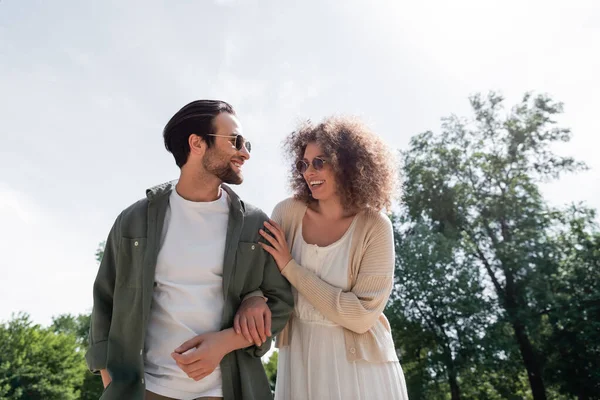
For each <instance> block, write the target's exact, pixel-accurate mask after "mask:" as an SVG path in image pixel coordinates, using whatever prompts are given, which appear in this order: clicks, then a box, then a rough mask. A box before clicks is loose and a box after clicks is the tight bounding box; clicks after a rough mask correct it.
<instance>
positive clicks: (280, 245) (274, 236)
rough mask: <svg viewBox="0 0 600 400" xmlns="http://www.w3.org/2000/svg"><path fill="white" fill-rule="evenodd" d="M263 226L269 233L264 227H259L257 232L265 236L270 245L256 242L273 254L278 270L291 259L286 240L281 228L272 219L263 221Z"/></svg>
mask: <svg viewBox="0 0 600 400" xmlns="http://www.w3.org/2000/svg"><path fill="white" fill-rule="evenodd" d="M265 228H267V229H268V230H269V231H270V232H271V234H269V233H267V232H266V231H265V230H264V229H260V230H259V231H258V232H259V233H260V234H261V235H262V237H264V238H265V240H266V241H267V242H269V243H270V244H271V245H270V246H269V245H268V244H265V243H261V242H258V243H259V244H260V245H261V246H262V247H263V249H265V251H266V252H267V253H269V254H270V255H272V256H273V258H274V259H275V262H276V263H277V267H278V268H279V270H280V271H281V270H283V269H284V268H285V266H286V265H287V264H288V263H289V262H290V260H291V259H292V254H291V253H290V248H289V247H288V244H287V241H286V240H285V235H284V234H283V230H282V229H281V227H280V226H279V225H278V224H277V222H275V221H273V220H271V219H270V220H269V221H265Z"/></svg>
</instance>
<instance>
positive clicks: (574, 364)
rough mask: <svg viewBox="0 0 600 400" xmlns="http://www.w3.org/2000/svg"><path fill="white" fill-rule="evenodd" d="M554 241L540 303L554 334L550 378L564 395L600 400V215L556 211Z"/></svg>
mask: <svg viewBox="0 0 600 400" xmlns="http://www.w3.org/2000/svg"><path fill="white" fill-rule="evenodd" d="M554 214H555V217H556V220H557V221H559V223H560V225H559V226H557V227H556V228H555V229H554V230H553V231H552V235H551V237H550V239H549V241H550V243H552V245H553V252H552V255H553V256H554V259H553V261H554V262H552V263H548V264H547V266H546V269H547V275H548V276H549V279H548V280H547V282H545V283H546V285H545V286H542V285H538V287H540V289H542V290H540V293H539V297H541V298H543V301H541V302H543V303H545V304H548V308H547V309H545V310H543V311H542V313H543V315H544V317H545V321H546V322H547V324H548V326H549V329H548V331H547V338H546V341H545V345H544V352H545V354H548V360H547V363H548V368H547V369H546V375H545V376H546V378H547V379H548V380H550V381H553V382H557V383H558V384H559V387H560V391H561V392H562V393H563V394H573V395H576V396H577V398H578V399H580V400H583V399H593V398H596V399H597V398H600V231H599V230H598V225H597V224H596V222H595V212H594V211H593V210H590V209H587V208H585V207H583V206H581V205H579V206H572V207H569V208H568V209H566V210H564V211H560V210H557V211H556V212H555V213H554Z"/></svg>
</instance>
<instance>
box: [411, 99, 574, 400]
mask: <svg viewBox="0 0 600 400" xmlns="http://www.w3.org/2000/svg"><path fill="white" fill-rule="evenodd" d="M503 101H504V99H503V98H502V97H501V96H499V95H498V94H496V93H493V92H492V93H490V94H489V95H488V96H487V97H486V98H483V97H482V96H481V95H475V96H473V97H471V99H470V102H471V106H472V108H473V111H474V115H475V118H474V119H473V120H472V121H467V120H465V119H461V118H458V117H456V116H451V117H449V118H446V119H444V122H443V125H442V133H441V134H440V135H434V134H433V133H432V132H425V133H423V134H420V135H417V136H415V137H414V138H412V140H411V142H410V146H409V149H408V150H407V151H405V152H403V156H404V163H403V172H404V177H405V181H404V195H403V202H404V204H405V205H406V208H407V214H408V216H409V217H410V218H411V219H412V220H414V221H426V222H427V223H428V224H429V227H430V228H431V229H432V230H433V231H434V232H438V233H441V234H443V235H444V236H445V237H447V238H449V239H451V240H455V241H457V242H458V243H460V247H461V249H462V251H463V252H464V256H465V257H470V259H471V260H473V263H474V265H475V266H476V267H477V268H478V269H479V270H480V271H481V272H482V274H484V275H485V276H486V282H485V284H486V289H487V290H488V291H489V293H490V294H492V295H493V299H494V301H495V309H496V310H497V312H496V313H495V314H496V315H495V318H496V319H497V322H498V323H499V324H502V323H505V324H507V325H508V326H510V327H511V329H512V336H513V338H514V341H515V343H516V345H517V347H518V349H519V354H520V357H521V360H522V363H523V366H524V368H525V371H526V372H527V378H528V381H529V385H530V388H531V392H532V395H533V398H534V399H535V400H545V399H546V385H545V382H544V380H543V377H544V364H545V362H546V360H545V357H544V353H543V346H541V342H542V339H543V337H544V331H543V328H544V326H545V325H544V319H543V312H542V311H543V310H546V309H548V308H549V307H550V304H548V302H546V303H540V301H547V299H544V297H543V296H539V290H538V287H539V286H540V284H541V283H544V282H547V279H548V276H547V275H546V274H545V267H546V266H547V265H548V262H549V259H551V258H552V257H551V254H552V248H551V246H549V242H548V232H550V230H551V229H552V228H553V227H554V225H555V222H556V221H555V215H554V214H553V213H552V212H551V210H549V207H548V206H547V204H546V203H545V202H544V200H543V198H542V196H541V194H540V191H539V187H538V185H539V183H541V182H546V181H548V180H551V179H556V178H558V177H559V176H560V175H561V174H562V173H564V172H573V171H577V170H581V169H583V168H585V166H584V165H583V164H581V163H578V162H576V161H575V160H573V159H572V158H569V157H561V156H558V155H556V154H554V153H553V152H552V150H551V148H552V145H553V144H554V143H556V142H561V141H562V142H566V141H568V140H569V139H570V131H569V130H568V129H563V128H558V127H556V126H555V121H554V120H553V117H554V116H556V115H557V114H559V113H561V112H562V104H560V103H556V102H553V101H552V100H551V99H550V98H549V97H547V96H543V95H540V96H536V97H534V96H532V95H531V94H526V95H525V96H524V97H523V99H522V101H521V102H520V104H518V105H517V106H516V107H514V108H513V109H512V110H511V111H510V112H509V113H508V114H507V115H502V113H503ZM542 286H544V285H542Z"/></svg>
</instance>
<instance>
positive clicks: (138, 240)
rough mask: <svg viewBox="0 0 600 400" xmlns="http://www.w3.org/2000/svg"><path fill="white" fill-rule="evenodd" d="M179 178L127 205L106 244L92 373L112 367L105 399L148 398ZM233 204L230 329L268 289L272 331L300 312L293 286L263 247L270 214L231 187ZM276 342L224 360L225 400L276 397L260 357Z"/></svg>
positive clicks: (226, 269) (227, 272) (227, 268)
mask: <svg viewBox="0 0 600 400" xmlns="http://www.w3.org/2000/svg"><path fill="white" fill-rule="evenodd" d="M174 187H175V182H169V183H165V184H162V185H159V186H157V187H154V188H152V189H149V190H147V191H146V198H145V199H143V200H140V201H138V202H137V203H135V204H133V205H132V206H130V207H129V208H127V209H126V210H124V211H123V212H122V213H121V214H120V215H119V216H118V217H117V219H116V221H115V223H114V225H113V227H112V229H111V231H110V233H109V235H108V239H107V241H106V248H105V250H104V256H103V258H102V262H101V263H100V268H99V270H98V275H97V277H96V281H95V283H94V308H93V311H92V318H91V327H90V347H89V349H88V352H87V354H86V360H87V363H88V367H89V368H90V370H91V371H92V372H98V371H99V370H101V369H105V368H106V369H108V371H109V373H110V376H111V378H112V382H111V384H110V385H109V386H108V387H107V388H106V390H105V391H104V393H103V394H102V397H101V399H106V400H108V399H115V400H117V399H118V400H138V399H139V400H142V399H143V398H144V391H145V384H144V353H143V351H144V341H145V337H146V327H147V324H148V317H149V314H150V307H151V303H152V293H153V287H154V274H155V269H156V259H157V255H158V251H159V246H160V237H161V232H162V229H163V224H164V219H165V213H166V210H167V206H168V204H169V195H170V194H171V191H172V190H174ZM223 189H224V190H225V191H227V193H228V194H229V197H230V200H231V205H230V211H229V224H228V227H227V238H226V244H225V254H224V259H223V295H224V300H225V306H224V309H223V317H222V321H223V325H222V329H226V328H230V327H231V326H232V325H233V317H234V315H235V313H236V311H237V309H238V307H239V306H240V303H241V301H242V299H243V297H244V296H245V295H246V294H248V293H250V292H253V291H255V290H257V289H260V290H261V291H262V292H263V294H264V296H265V297H267V298H268V302H267V304H268V306H269V308H270V309H271V312H272V333H273V334H274V335H276V334H277V333H278V332H279V331H281V330H282V329H283V327H284V325H285V323H286V322H287V320H288V317H289V316H290V314H291V312H292V309H293V297H292V293H291V289H290V285H289V283H288V282H287V280H286V279H285V278H284V277H283V276H282V275H281V273H280V272H279V270H278V268H277V265H276V264H275V261H274V260H273V258H272V257H271V256H270V255H269V254H268V253H267V252H265V251H264V250H263V249H262V248H261V246H259V245H258V244H257V242H258V241H259V238H260V236H259V233H258V230H259V228H261V227H262V226H263V222H264V221H265V220H266V219H267V216H266V215H265V214H264V213H263V212H262V211H261V210H260V209H258V208H256V207H253V206H251V205H249V204H246V203H244V202H242V201H241V200H240V198H239V197H238V196H237V195H236V194H235V193H234V192H233V191H232V190H231V189H230V188H228V187H227V186H225V185H223ZM270 346H271V341H270V340H268V341H267V342H266V343H265V344H263V345H262V346H261V347H256V346H252V347H249V348H247V349H244V350H237V351H234V352H232V353H229V354H227V355H226V356H225V357H224V358H223V360H222V362H221V374H222V379H223V395H224V398H225V400H234V399H235V400H238V399H240V400H242V399H244V400H245V399H249V400H262V399H271V398H272V395H271V390H270V389H269V384H268V381H267V377H266V375H265V372H264V369H263V366H262V363H261V359H260V357H261V356H262V355H264V354H265V353H266V352H267V350H268V349H269V348H270Z"/></svg>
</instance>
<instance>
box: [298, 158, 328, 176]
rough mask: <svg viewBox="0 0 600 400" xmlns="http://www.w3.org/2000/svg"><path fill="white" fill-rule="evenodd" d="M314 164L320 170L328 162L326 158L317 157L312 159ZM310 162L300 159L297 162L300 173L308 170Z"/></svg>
mask: <svg viewBox="0 0 600 400" xmlns="http://www.w3.org/2000/svg"><path fill="white" fill-rule="evenodd" d="M311 164H312V166H313V168H314V169H316V170H317V171H320V170H322V169H323V167H324V166H325V164H327V161H326V160H323V159H322V158H319V157H315V158H313V160H312V163H311ZM308 167H309V164H308V162H306V161H304V160H298V161H297V162H296V171H298V172H299V173H301V174H303V173H305V172H306V170H307V169H308Z"/></svg>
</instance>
